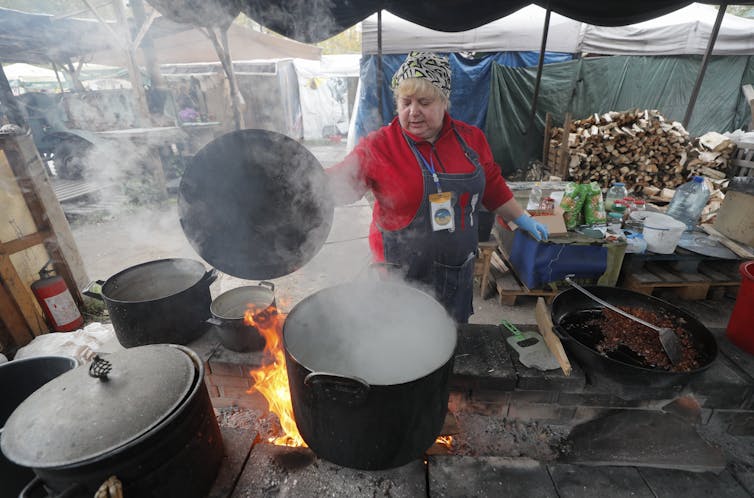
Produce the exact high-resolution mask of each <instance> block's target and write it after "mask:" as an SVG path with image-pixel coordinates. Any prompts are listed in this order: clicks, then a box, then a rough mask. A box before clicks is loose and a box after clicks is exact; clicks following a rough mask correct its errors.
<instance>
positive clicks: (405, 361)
mask: <svg viewBox="0 0 754 498" xmlns="http://www.w3.org/2000/svg"><path fill="white" fill-rule="evenodd" d="M283 333H284V337H285V346H286V349H287V350H288V352H289V353H290V354H291V355H293V357H294V358H296V360H297V361H298V362H299V363H301V364H302V365H304V366H305V367H307V368H308V369H310V370H312V371H315V372H326V373H335V374H338V375H344V376H352V377H358V378H361V379H363V380H365V381H366V382H367V383H369V384H375V385H391V384H399V383H404V382H410V381H413V380H416V379H419V378H421V377H423V376H425V375H427V374H429V373H432V372H433V371H435V370H436V369H438V368H439V367H441V366H442V365H444V364H445V362H447V361H448V360H449V359H450V357H451V356H452V354H453V351H454V349H455V344H456V330H455V325H454V323H453V321H452V319H451V318H450V317H449V316H448V315H447V313H446V312H445V310H444V309H443V308H442V306H441V305H440V304H439V303H438V302H437V301H435V300H434V298H432V297H431V296H429V295H428V294H425V293H423V292H421V291H419V290H417V289H414V288H411V287H409V286H407V285H405V284H401V283H397V282H352V283H347V284H343V285H339V286H334V287H330V288H327V289H324V290H322V291H320V292H318V293H316V294H314V295H312V296H310V297H308V298H307V299H305V300H304V301H302V302H301V303H299V305H298V306H297V307H296V308H294V310H293V311H292V312H291V314H290V315H289V316H288V318H287V319H286V322H285V325H284V329H283Z"/></svg>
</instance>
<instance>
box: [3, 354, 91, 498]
mask: <svg viewBox="0 0 754 498" xmlns="http://www.w3.org/2000/svg"><path fill="white" fill-rule="evenodd" d="M76 365H77V363H76V360H75V359H73V358H71V357H69V356H36V357H34V358H24V359H19V360H14V361H10V362H8V363H3V364H2V365H0V393H2V394H1V395H0V433H1V432H2V431H3V427H4V426H5V422H6V421H7V420H8V417H10V415H11V413H13V411H14V410H15V409H16V408H18V406H19V405H20V404H21V403H22V402H23V401H24V400H25V399H26V398H28V397H29V396H30V395H31V394H32V393H33V392H34V391H36V390H37V389H39V388H40V387H42V386H43V385H45V384H46V383H48V382H50V381H51V380H52V379H54V378H55V377H57V376H58V375H61V374H63V373H65V372H67V371H68V370H71V369H72V368H75V367H76ZM0 437H1V435H0ZM33 477H34V472H33V471H32V470H31V469H30V468H28V467H21V466H20V465H16V464H14V463H13V462H11V461H9V460H8V459H7V458H5V455H4V454H3V453H2V452H0V483H2V489H1V490H0V495H2V496H18V493H19V492H20V491H21V489H23V487H24V486H25V485H26V484H28V483H29V481H30V480H31V479H32V478H33Z"/></svg>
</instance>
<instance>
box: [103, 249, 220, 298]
mask: <svg viewBox="0 0 754 498" xmlns="http://www.w3.org/2000/svg"><path fill="white" fill-rule="evenodd" d="M175 263H181V264H186V265H189V264H190V265H193V266H194V267H195V268H196V278H195V280H194V281H192V282H191V284H190V285H188V286H186V287H184V288H183V289H181V290H178V291H176V292H174V293H172V294H168V295H166V296H161V297H158V298H155V299H118V298H114V297H111V296H109V295H108V292H107V291H108V287H113V286H116V285H117V284H116V282H117V280H118V279H119V278H122V277H123V276H124V275H126V274H129V273H134V272H136V271H142V270H143V269H144V268H146V267H149V266H155V265H167V264H175ZM192 271H193V268H192ZM211 272H212V270H207V268H205V266H204V265H203V264H202V263H201V262H199V261H197V260H195V259H191V258H164V259H155V260H152V261H146V262H144V263H139V264H136V265H133V266H129V267H128V268H124V269H123V270H121V271H119V272H118V273H116V274H114V275H112V276H111V277H109V278H108V279H107V280H105V283H104V284H102V287H101V291H100V292H101V294H102V297H103V298H104V299H105V301H109V302H112V303H117V304H142V303H155V302H158V301H163V300H166V299H170V298H172V297H174V296H177V295H179V294H181V293H183V292H186V291H187V290H189V289H192V288H193V287H194V286H196V285H197V284H199V283H200V282H201V281H202V280H203V279H205V278H206V277H207V275H208V274H210V273H211ZM210 283H211V281H210Z"/></svg>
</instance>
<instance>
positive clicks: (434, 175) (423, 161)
mask: <svg viewBox="0 0 754 498" xmlns="http://www.w3.org/2000/svg"><path fill="white" fill-rule="evenodd" d="M411 148H412V149H414V152H416V156H417V157H418V158H419V161H420V162H421V164H422V165H423V166H424V167H425V168H427V171H429V172H430V173H432V180H434V182H435V186H436V187H437V193H438V194H439V193H441V192H442V187H440V178H438V177H437V171H436V170H435V163H434V159H433V158H432V152H431V151H430V153H429V163H427V160H426V159H424V156H422V155H421V152H419V150H418V149H417V148H416V146H415V145H414V144H411Z"/></svg>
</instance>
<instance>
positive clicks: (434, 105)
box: [397, 92, 446, 142]
mask: <svg viewBox="0 0 754 498" xmlns="http://www.w3.org/2000/svg"><path fill="white" fill-rule="evenodd" d="M397 100H398V122H399V123H400V124H401V127H402V128H403V129H404V130H406V131H408V132H409V133H413V134H414V135H416V136H418V137H421V138H423V139H424V140H428V141H430V142H434V141H435V139H436V138H437V135H439V133H440V130H441V129H442V119H443V117H444V116H445V109H446V105H445V102H444V101H443V100H442V99H441V98H440V97H438V96H437V95H435V94H434V93H432V92H420V93H415V94H413V95H408V94H403V93H401V94H400V95H399V96H398V99H397Z"/></svg>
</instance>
